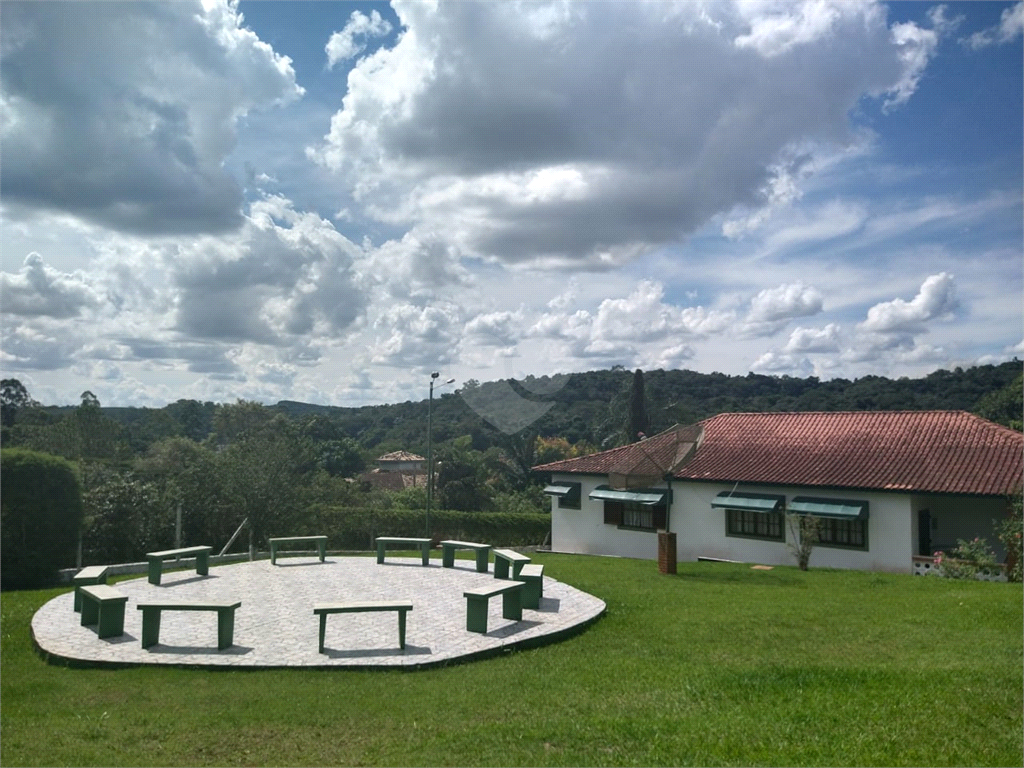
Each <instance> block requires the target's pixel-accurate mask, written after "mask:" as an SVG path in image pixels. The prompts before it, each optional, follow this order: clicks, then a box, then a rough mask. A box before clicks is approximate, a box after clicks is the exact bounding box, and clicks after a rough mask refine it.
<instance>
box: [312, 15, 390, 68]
mask: <svg viewBox="0 0 1024 768" xmlns="http://www.w3.org/2000/svg"><path fill="white" fill-rule="evenodd" d="M390 32H391V22H389V21H387V20H386V19H385V18H384V17H382V16H381V15H380V11H371V12H370V15H369V16H367V15H366V14H365V13H362V12H360V11H352V15H351V16H349V19H348V23H347V24H346V25H345V28H344V29H342V30H341V31H340V32H335V33H334V34H332V35H331V37H330V39H329V40H328V41H327V45H326V46H325V50H326V52H327V68H328V69H333V68H334V65H335V64H337V63H338V62H339V61H345V60H346V59H351V58H353V57H355V56H358V55H359V54H360V53H362V52H363V51H365V50H366V42H365V40H366V38H369V37H385V36H386V35H388V34H389V33H390Z"/></svg>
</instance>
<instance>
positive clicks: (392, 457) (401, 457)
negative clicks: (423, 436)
mask: <svg viewBox="0 0 1024 768" xmlns="http://www.w3.org/2000/svg"><path fill="white" fill-rule="evenodd" d="M377 461H426V459H424V458H423V457H422V456H417V455H416V454H415V453H409V451H392V452H391V453H385V454H384V455H383V456H378V457H377Z"/></svg>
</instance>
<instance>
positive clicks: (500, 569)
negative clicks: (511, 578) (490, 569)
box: [494, 557, 508, 579]
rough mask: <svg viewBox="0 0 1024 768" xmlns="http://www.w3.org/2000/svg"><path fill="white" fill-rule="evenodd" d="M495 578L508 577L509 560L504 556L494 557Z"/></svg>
mask: <svg viewBox="0 0 1024 768" xmlns="http://www.w3.org/2000/svg"><path fill="white" fill-rule="evenodd" d="M494 578H496V579H507V578H508V560H506V559H504V558H503V557H496V558H494Z"/></svg>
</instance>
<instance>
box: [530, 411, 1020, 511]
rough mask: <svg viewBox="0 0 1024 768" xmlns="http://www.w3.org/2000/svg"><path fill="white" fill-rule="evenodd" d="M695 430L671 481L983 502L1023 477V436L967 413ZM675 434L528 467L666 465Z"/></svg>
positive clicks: (1014, 487) (741, 420)
mask: <svg viewBox="0 0 1024 768" xmlns="http://www.w3.org/2000/svg"><path fill="white" fill-rule="evenodd" d="M700 426H702V427H703V428H704V434H703V441H702V442H701V443H700V445H699V447H698V448H697V450H696V453H695V454H694V456H693V459H692V460H690V461H689V462H688V463H685V464H683V465H682V466H681V467H680V468H679V469H678V470H677V471H676V472H675V473H674V474H673V477H675V478H678V479H681V480H708V481H724V482H744V483H759V484H769V485H803V486H821V487H830V488H860V489H872V490H886V491H907V492H916V493H957V494H970V495H985V496H995V495H1006V494H1011V493H1019V492H1020V490H1021V485H1022V478H1024V435H1022V434H1021V433H1020V432H1016V431H1015V430H1012V429H1007V428H1006V427H1002V426H999V425H998V424H994V423H992V422H990V421H987V420H986V419H982V418H981V417H979V416H975V415H973V414H970V413H967V412H965V411H858V412H843V411H840V412H811V413H723V414H719V415H718V416H714V417H712V418H710V419H707V420H705V421H702V422H700ZM690 429H692V427H691V428H690ZM675 430H676V428H673V429H671V430H668V431H666V432H663V433H661V434H659V435H655V436H654V437H650V438H648V439H646V440H643V441H641V442H637V443H633V444H631V445H626V446H623V447H621V448H613V449H612V450H610V451H603V452H601V453H595V454H592V455H590V456H582V457H580V458H576V459H566V460H563V461H556V462H552V463H550V464H541V465H539V466H536V467H534V469H535V470H537V471H543V472H567V473H585V474H612V473H616V472H622V471H623V470H622V468H623V467H628V466H640V465H643V464H644V463H646V464H647V465H650V464H652V463H653V464H656V465H658V466H661V467H667V466H671V461H672V457H673V456H674V455H676V454H675V451H676V445H677V444H678V442H679V440H678V438H677V437H676V433H675Z"/></svg>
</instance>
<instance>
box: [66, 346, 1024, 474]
mask: <svg viewBox="0 0 1024 768" xmlns="http://www.w3.org/2000/svg"><path fill="white" fill-rule="evenodd" d="M632 381H633V372H632V371H628V370H625V369H622V368H615V369H611V370H603V371H588V372H585V373H575V374H568V375H563V376H555V377H546V376H545V377H539V378H534V377H528V378H526V379H524V380H521V381H512V380H507V381H497V382H487V383H484V384H481V383H479V382H476V381H472V380H471V381H468V382H464V383H462V384H461V386H460V388H459V389H458V390H457V391H455V392H445V393H441V394H440V395H438V394H435V397H434V406H433V408H434V414H433V427H434V441H435V445H439V444H441V443H444V442H445V441H448V440H451V439H454V438H457V437H460V436H463V435H469V436H471V438H472V447H473V448H475V449H477V450H486V449H487V448H489V447H491V446H494V445H500V444H502V443H503V442H504V441H505V440H506V436H507V435H509V434H511V433H514V432H519V431H520V430H525V431H526V432H530V433H533V432H535V433H537V434H539V435H540V436H542V437H562V438H565V439H566V440H567V441H568V442H569V443H572V444H575V443H578V442H580V441H585V442H587V443H589V444H591V445H592V446H594V447H607V446H609V445H613V444H617V443H618V442H619V441H620V440H621V439H622V434H623V428H624V419H625V415H626V412H627V410H628V407H629V397H630V394H629V393H630V389H631V386H632ZM644 381H645V394H646V411H647V418H648V422H649V428H648V433H649V434H654V433H657V432H659V431H661V430H663V429H666V428H668V427H669V426H671V425H672V424H676V423H691V422H695V421H699V420H701V419H704V418H708V417H710V416H714V415H715V414H718V413H724V412H735V411H838V410H929V409H957V410H965V411H971V412H975V413H978V414H980V415H983V416H985V417H986V418H989V419H992V420H993V421H997V422H999V423H1002V424H1005V425H1011V424H1012V425H1013V426H1016V427H1017V428H1019V422H1020V419H1021V362H1020V361H1019V360H1013V361H1011V362H1007V363H1003V364H1001V365H981V366H977V367H972V368H966V369H960V368H957V369H956V370H954V371H947V370H938V371H935V372H934V373H931V374H929V375H928V376H925V377H923V378H918V379H910V378H900V379H888V378H885V377H882V376H866V377H864V378H861V379H857V380H855V381H850V380H846V379H831V380H829V381H819V380H818V379H816V378H813V377H812V378H795V377H790V376H762V375H758V374H753V373H751V374H748V375H746V376H727V375H725V374H721V373H710V374H705V373H697V372H695V371H685V370H682V371H680V370H671V371H664V370H656V371H645V372H644ZM216 408H217V406H216V405H215V404H214V403H209V402H207V403H200V402H197V401H194V400H179V401H178V402H176V403H172V404H171V405H168V406H167V407H165V408H162V409H147V408H102V413H103V415H104V416H107V417H109V418H111V419H112V420H114V421H116V422H119V423H120V424H122V425H124V426H125V427H127V429H128V431H129V432H130V433H132V439H131V442H132V443H133V446H132V447H133V448H134V449H135V450H136V451H137V450H139V449H140V448H142V447H143V444H145V443H147V442H150V441H152V440H155V439H162V438H163V437H166V436H170V435H175V434H177V435H183V436H185V437H190V438H192V439H194V440H202V439H204V438H206V437H207V436H208V435H209V433H210V432H211V431H212V429H213V416H214V412H215V410H216ZM270 408H271V409H272V410H276V411H278V412H281V413H284V414H285V415H287V416H289V417H290V418H293V419H295V420H297V421H301V422H303V423H307V424H312V425H313V426H312V430H313V434H314V435H317V434H318V435H320V436H321V437H320V439H340V438H343V437H348V438H352V439H353V440H355V441H356V442H357V443H358V444H359V446H360V448H361V449H362V450H363V451H366V452H367V453H368V454H371V453H374V454H379V453H383V452H385V451H390V450H396V449H406V450H411V451H416V452H419V453H424V452H425V450H426V421H427V402H426V399H425V398H424V399H421V400H417V401H416V402H413V401H407V402H404V403H395V404H390V405H378V406H364V407H360V408H343V407H337V406H323V405H313V404H308V403H298V402H292V401H282V402H280V403H278V404H277V405H275V406H270ZM46 410H48V411H50V412H51V413H52V414H54V415H55V416H57V415H58V414H61V413H62V412H68V411H73V410H74V409H73V408H67V409H63V408H62V409H56V408H54V409H46ZM534 417H537V418H535V420H534Z"/></svg>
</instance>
